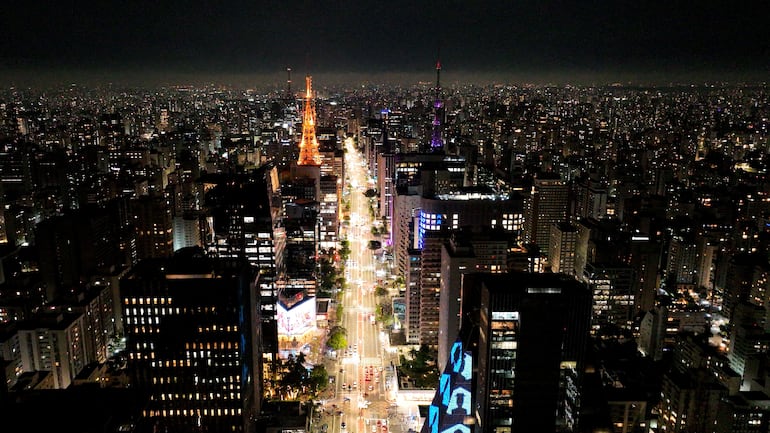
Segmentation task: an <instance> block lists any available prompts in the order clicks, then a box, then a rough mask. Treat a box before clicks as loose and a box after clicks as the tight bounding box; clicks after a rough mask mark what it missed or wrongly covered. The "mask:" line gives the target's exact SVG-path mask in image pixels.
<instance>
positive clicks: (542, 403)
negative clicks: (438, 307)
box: [422, 272, 591, 433]
mask: <svg viewBox="0 0 770 433" xmlns="http://www.w3.org/2000/svg"><path fill="white" fill-rule="evenodd" d="M462 290H463V294H462V325H461V327H460V331H459V333H458V339H457V340H456V342H455V344H454V345H452V347H451V348H450V353H449V356H448V361H447V366H446V368H445V370H444V373H443V375H442V377H441V380H440V383H439V390H438V392H437V395H436V397H435V398H434V401H433V404H432V405H431V407H430V408H429V413H428V419H427V421H426V423H425V425H424V426H423V429H422V431H423V433H436V432H443V431H448V430H447V429H449V431H454V430H452V428H453V427H457V426H459V425H462V426H464V428H459V429H458V431H460V430H465V428H468V429H470V428H473V429H474V431H476V432H495V431H511V432H554V431H561V430H570V429H573V428H576V426H577V425H578V418H579V413H580V407H579V402H580V392H581V382H582V379H583V373H582V372H583V366H584V360H585V354H586V344H587V342H588V331H589V319H590V309H591V295H590V293H589V291H588V288H587V287H586V286H585V285H584V284H582V283H580V282H578V281H576V280H574V279H573V278H570V277H568V276H565V275H562V274H533V273H523V272H510V273H505V274H486V273H471V274H466V275H465V276H464V280H463V289H462ZM469 363H470V364H472V366H469V365H468V364H469ZM459 394H462V395H463V397H462V400H461V401H462V406H463V407H464V408H465V409H464V413H463V414H462V416H460V417H458V416H457V415H456V410H457V406H460V405H461V404H460V403H459V401H460V400H457V397H458V396H459ZM453 412H455V413H453ZM460 412H463V410H460ZM474 424H475V427H474V426H473V425H474ZM508 429H510V430H508Z"/></svg>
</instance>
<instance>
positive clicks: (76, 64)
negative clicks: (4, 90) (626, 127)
mask: <svg viewBox="0 0 770 433" xmlns="http://www.w3.org/2000/svg"><path fill="white" fill-rule="evenodd" d="M0 31H1V32H2V35H3V37H2V38H0V73H1V74H2V76H1V77H2V78H3V79H4V80H21V79H32V78H35V77H51V76H56V77H59V78H66V79H75V78H77V77H78V76H91V77H102V78H104V77H107V78H111V77H118V76H131V77H134V78H138V77H151V76H154V77H156V78H157V77H158V76H164V77H167V78H168V79H172V78H171V77H174V76H180V77H181V76H185V77H193V76H217V75H219V76H257V75H261V76H263V77H267V79H268V80H270V79H273V80H276V81H281V80H283V79H284V76H285V72H284V71H285V68H286V67H287V66H290V67H292V69H293V70H294V71H296V73H297V74H298V75H300V76H301V75H303V74H305V73H312V74H313V75H317V74H328V75H334V74H336V75H343V76H344V74H357V75H358V76H371V77H377V76H380V77H382V76H399V74H403V75H405V74H411V75H410V76H421V75H425V78H426V79H430V78H431V76H432V73H431V70H432V68H433V66H434V64H435V59H436V56H437V53H438V52H440V56H441V61H442V65H443V68H444V69H443V71H444V72H443V75H444V77H446V79H447V80H452V79H453V78H455V79H470V77H474V76H477V77H480V76H494V77H500V78H502V79H505V78H507V77H509V78H510V79H514V80H515V79H537V77H541V78H544V79H551V78H555V79H563V80H566V81H569V79H570V77H571V78H573V79H577V78H580V77H582V78H586V77H588V78H595V79H599V80H608V81H615V80H616V79H617V80H622V79H630V78H633V77H637V78H640V77H641V78H644V77H647V78H655V79H664V80H665V79H674V78H677V79H679V78H681V79H687V78H688V77H691V78H693V79H696V78H697V79H700V78H706V79H722V78H724V79H744V78H745V79H748V80H758V79H760V80H764V79H766V77H768V76H770V7H769V6H768V3H767V2H765V1H726V0H725V1H711V0H705V1H703V0H691V1H676V0H669V1H641V0H640V1H626V0H605V1H591V0H584V1H571V2H566V1H564V2H559V1H551V0H544V1H530V0H525V1H451V0H446V1H421V0H410V1H400V0H391V1H377V2H375V1H369V0H359V1H342V0H337V1H302V2H299V1H289V0H284V1H256V0H255V1H249V2H244V1H200V0H186V1H182V0H172V1H169V0H154V1H143V0H125V1H102V2H97V1H66V0H62V1H45V2H43V1H37V0H22V1H19V0H6V1H5V2H4V3H3V7H2V11H1V12H0ZM121 74H122V75H121ZM461 77H462V78H461Z"/></svg>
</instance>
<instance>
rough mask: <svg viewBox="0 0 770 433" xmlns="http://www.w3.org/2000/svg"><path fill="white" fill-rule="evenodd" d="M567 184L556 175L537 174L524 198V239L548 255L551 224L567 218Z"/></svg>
mask: <svg viewBox="0 0 770 433" xmlns="http://www.w3.org/2000/svg"><path fill="white" fill-rule="evenodd" d="M568 204H569V186H568V185H567V184H566V183H565V182H564V181H563V180H561V178H559V177H558V176H548V175H543V174H541V175H539V176H538V177H536V178H535V182H534V184H533V185H532V190H531V192H530V195H529V197H528V198H527V200H526V204H525V206H526V208H525V216H524V241H525V242H527V243H533V244H537V246H538V247H540V251H541V252H542V253H543V254H545V255H549V250H548V249H549V247H550V241H551V226H553V225H554V224H556V223H559V222H561V221H564V220H565V219H566V218H567V206H568Z"/></svg>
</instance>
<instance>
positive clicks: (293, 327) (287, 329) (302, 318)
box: [276, 297, 316, 337]
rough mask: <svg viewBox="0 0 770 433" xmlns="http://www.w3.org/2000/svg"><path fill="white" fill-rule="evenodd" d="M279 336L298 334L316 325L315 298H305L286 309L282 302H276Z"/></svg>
mask: <svg viewBox="0 0 770 433" xmlns="http://www.w3.org/2000/svg"><path fill="white" fill-rule="evenodd" d="M276 321H277V322H278V335H279V336H286V337H291V336H299V335H304V334H305V333H306V332H308V331H310V330H312V329H315V327H316V299H315V298H313V297H309V298H305V300H303V301H302V302H299V303H297V304H294V305H293V306H292V307H291V308H289V309H287V308H286V306H285V305H284V304H283V303H280V302H279V303H278V311H276Z"/></svg>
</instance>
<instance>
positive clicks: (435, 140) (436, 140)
mask: <svg viewBox="0 0 770 433" xmlns="http://www.w3.org/2000/svg"><path fill="white" fill-rule="evenodd" d="M443 106H444V102H443V101H442V100H441V59H440V58H439V59H438V60H436V99H435V101H434V102H433V133H432V134H431V138H430V148H431V150H432V151H434V152H435V151H439V150H444V138H443V137H442V134H441V132H442V130H441V129H442V128H441V108H442V107H443Z"/></svg>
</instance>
